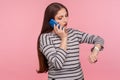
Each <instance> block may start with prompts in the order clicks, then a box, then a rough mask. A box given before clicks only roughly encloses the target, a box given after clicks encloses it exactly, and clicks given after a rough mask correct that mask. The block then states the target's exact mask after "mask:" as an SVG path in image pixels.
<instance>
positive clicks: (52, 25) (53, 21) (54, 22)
mask: <svg viewBox="0 0 120 80" xmlns="http://www.w3.org/2000/svg"><path fill="white" fill-rule="evenodd" d="M49 24H50V26H51V27H52V28H54V25H57V24H59V23H57V22H56V21H55V20H54V19H50V21H49ZM58 28H60V25H58Z"/></svg>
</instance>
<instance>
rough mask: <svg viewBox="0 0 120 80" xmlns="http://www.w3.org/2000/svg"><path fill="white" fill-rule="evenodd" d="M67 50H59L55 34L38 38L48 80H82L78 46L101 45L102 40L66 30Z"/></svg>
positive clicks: (58, 39)
mask: <svg viewBox="0 0 120 80" xmlns="http://www.w3.org/2000/svg"><path fill="white" fill-rule="evenodd" d="M67 32H68V39H67V50H66V51H65V50H63V49H62V48H60V47H59V46H60V43H61V39H60V37H59V36H58V35H57V34H55V33H52V32H50V33H44V34H42V35H41V36H40V40H39V41H40V50H41V51H42V53H43V54H44V55H45V57H46V59H47V60H48V66H49V70H48V80H83V78H84V75H83V71H82V69H81V64H80V62H79V53H80V47H79V45H80V44H82V43H88V44H94V45H95V44H101V46H103V44H104V40H103V39H102V38H101V37H99V36H96V35H91V34H88V33H85V32H82V31H79V30H75V29H72V28H68V29H67Z"/></svg>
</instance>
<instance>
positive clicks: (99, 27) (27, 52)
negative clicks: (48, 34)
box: [0, 0, 120, 80]
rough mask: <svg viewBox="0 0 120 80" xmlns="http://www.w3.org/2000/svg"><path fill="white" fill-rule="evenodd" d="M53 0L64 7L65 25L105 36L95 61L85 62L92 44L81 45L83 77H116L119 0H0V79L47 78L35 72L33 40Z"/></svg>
mask: <svg viewBox="0 0 120 80" xmlns="http://www.w3.org/2000/svg"><path fill="white" fill-rule="evenodd" d="M54 1H57V2H61V3H63V4H64V5H66V7H67V8H68V10H69V13H70V16H69V24H68V26H69V27H72V28H74V29H79V30H81V31H85V32H87V33H91V34H96V35H99V36H101V37H103V38H104V40H105V45H104V46H105V49H104V51H102V52H100V55H99V57H98V59H99V60H98V63H96V64H90V63H89V62H88V56H89V54H90V48H91V47H92V46H93V45H89V44H82V45H81V54H80V61H81V64H82V67H83V72H84V74H85V80H120V76H119V74H120V53H119V50H120V47H119V46H120V42H119V41H120V31H119V29H120V22H119V21H120V0H74V1H73V0H0V80H47V74H37V73H36V69H38V57H37V51H36V41H37V37H38V35H39V33H40V29H41V26H42V20H43V14H44V10H45V8H46V6H47V5H48V4H50V3H51V2H54Z"/></svg>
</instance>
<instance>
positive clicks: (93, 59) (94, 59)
mask: <svg viewBox="0 0 120 80" xmlns="http://www.w3.org/2000/svg"><path fill="white" fill-rule="evenodd" d="M90 61H91V62H92V63H94V62H95V61H96V58H95V57H94V56H93V55H90Z"/></svg>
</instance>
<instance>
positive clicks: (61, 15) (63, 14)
mask: <svg viewBox="0 0 120 80" xmlns="http://www.w3.org/2000/svg"><path fill="white" fill-rule="evenodd" d="M55 20H56V21H57V22H58V23H59V24H60V25H61V26H63V27H66V26H67V21H68V15H67V11H66V10H65V9H64V8H62V9H60V10H59V11H58V13H57V14H56V16H55Z"/></svg>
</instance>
